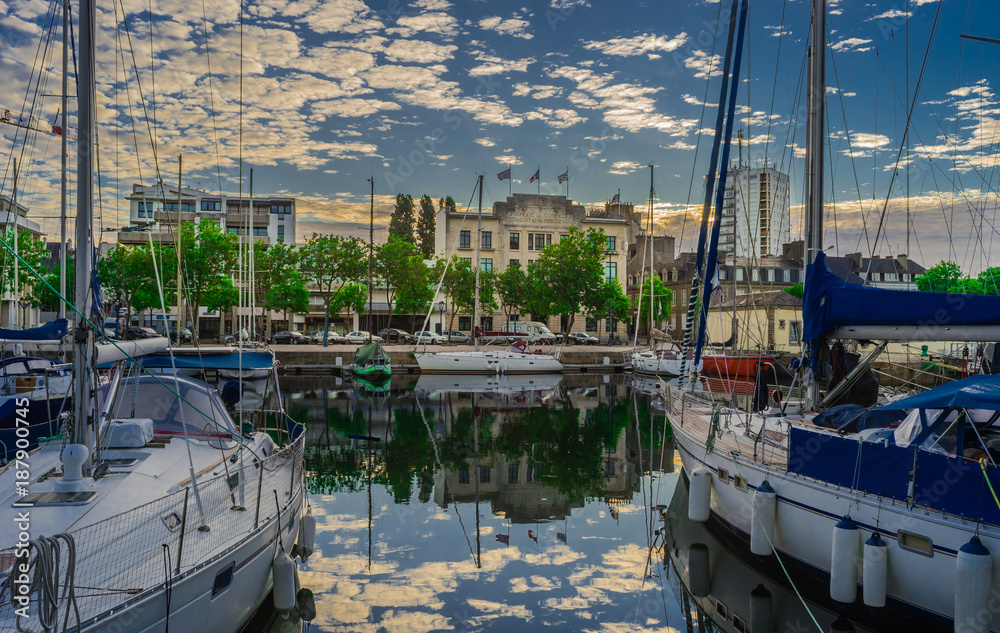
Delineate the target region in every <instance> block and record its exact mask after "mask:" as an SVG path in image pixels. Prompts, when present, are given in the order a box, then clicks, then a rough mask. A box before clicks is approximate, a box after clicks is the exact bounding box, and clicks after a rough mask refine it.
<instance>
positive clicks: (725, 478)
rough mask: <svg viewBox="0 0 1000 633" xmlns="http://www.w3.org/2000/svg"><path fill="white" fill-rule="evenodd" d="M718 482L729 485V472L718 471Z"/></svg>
mask: <svg viewBox="0 0 1000 633" xmlns="http://www.w3.org/2000/svg"><path fill="white" fill-rule="evenodd" d="M719 481H720V482H721V483H724V484H728V483H729V471H728V470H726V469H725V468H720V469H719Z"/></svg>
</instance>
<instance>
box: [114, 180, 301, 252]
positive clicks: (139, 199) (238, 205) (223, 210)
mask: <svg viewBox="0 0 1000 633" xmlns="http://www.w3.org/2000/svg"><path fill="white" fill-rule="evenodd" d="M179 198H180V200H178V195H177V187H176V186H174V187H171V186H169V185H164V184H163V183H159V184H156V185H153V186H149V187H147V186H144V185H132V193H131V194H129V195H127V196H125V199H126V200H128V201H129V226H128V227H127V228H125V229H123V230H121V231H119V233H118V241H119V242H120V243H123V244H135V243H145V242H146V241H147V240H148V239H149V238H148V237H146V235H145V234H144V233H139V232H138V231H140V230H142V229H145V228H147V227H148V228H149V229H150V230H151V231H152V232H153V239H154V240H156V241H161V242H171V241H173V239H174V238H173V232H172V231H171V227H172V226H174V225H176V223H177V219H178V204H180V214H179V215H180V221H181V222H198V221H200V220H201V219H202V218H211V219H213V220H215V221H217V222H218V223H219V225H220V226H221V227H222V228H223V229H224V230H226V231H227V232H229V233H234V234H237V235H253V236H254V238H255V239H254V241H255V242H259V241H264V242H265V243H266V244H275V243H277V242H288V243H294V242H295V198H288V197H275V196H270V197H269V196H254V197H253V209H252V212H251V210H250V197H249V196H233V195H228V194H224V193H223V194H219V193H208V192H206V191H199V190H197V189H188V188H187V187H185V188H183V191H182V192H181V195H180V196H179Z"/></svg>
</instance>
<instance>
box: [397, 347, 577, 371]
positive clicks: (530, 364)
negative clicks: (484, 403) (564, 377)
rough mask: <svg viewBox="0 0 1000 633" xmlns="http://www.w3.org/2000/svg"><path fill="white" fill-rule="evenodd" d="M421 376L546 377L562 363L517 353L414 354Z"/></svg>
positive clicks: (561, 367) (545, 356)
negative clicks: (490, 375) (542, 375)
mask: <svg viewBox="0 0 1000 633" xmlns="http://www.w3.org/2000/svg"><path fill="white" fill-rule="evenodd" d="M415 356H416V359H417V365H419V366H420V373H424V374H549V373H560V372H562V371H563V364H562V363H561V362H559V360H558V359H557V358H554V357H552V356H549V355H548V354H522V353H520V352H508V351H494V352H434V353H427V354H415Z"/></svg>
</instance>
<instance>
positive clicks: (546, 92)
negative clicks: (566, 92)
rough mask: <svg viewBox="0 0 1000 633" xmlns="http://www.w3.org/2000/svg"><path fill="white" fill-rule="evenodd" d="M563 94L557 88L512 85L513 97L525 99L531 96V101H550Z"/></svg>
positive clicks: (523, 84)
mask: <svg viewBox="0 0 1000 633" xmlns="http://www.w3.org/2000/svg"><path fill="white" fill-rule="evenodd" d="M562 93H563V89H562V88H560V87H559V86H546V85H539V86H532V85H529V84H526V83H520V84H514V96H515V97H526V96H528V95H531V97H532V98H533V99H551V98H553V97H558V96H559V95H561V94H562Z"/></svg>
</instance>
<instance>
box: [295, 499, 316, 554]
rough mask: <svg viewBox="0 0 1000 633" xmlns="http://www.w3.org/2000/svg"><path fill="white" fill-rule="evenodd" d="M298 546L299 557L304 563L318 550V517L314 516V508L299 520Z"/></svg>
mask: <svg viewBox="0 0 1000 633" xmlns="http://www.w3.org/2000/svg"><path fill="white" fill-rule="evenodd" d="M298 541H299V542H298V547H297V548H296V553H297V554H298V555H299V559H300V560H301V561H302V562H303V563H304V562H306V561H307V560H308V559H309V557H310V556H312V553H313V552H314V551H316V517H314V516H313V514H312V510H311V509H310V510H309V512H307V513H306V515H305V516H303V517H302V520H301V521H299V539H298Z"/></svg>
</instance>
